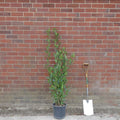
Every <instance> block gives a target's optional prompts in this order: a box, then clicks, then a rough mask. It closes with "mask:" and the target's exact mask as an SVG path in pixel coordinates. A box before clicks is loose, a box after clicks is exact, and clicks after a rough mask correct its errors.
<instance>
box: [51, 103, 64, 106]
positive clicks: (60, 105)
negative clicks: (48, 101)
mask: <svg viewBox="0 0 120 120" xmlns="http://www.w3.org/2000/svg"><path fill="white" fill-rule="evenodd" d="M53 106H55V107H65V106H66V103H64V105H55V103H53Z"/></svg>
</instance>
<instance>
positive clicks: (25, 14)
mask: <svg viewBox="0 0 120 120" xmlns="http://www.w3.org/2000/svg"><path fill="white" fill-rule="evenodd" d="M24 16H33V13H24Z"/></svg>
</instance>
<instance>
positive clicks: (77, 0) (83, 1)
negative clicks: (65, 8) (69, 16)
mask: <svg viewBox="0 0 120 120" xmlns="http://www.w3.org/2000/svg"><path fill="white" fill-rule="evenodd" d="M73 2H74V3H85V0H74V1H73Z"/></svg>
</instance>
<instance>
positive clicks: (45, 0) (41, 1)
mask: <svg viewBox="0 0 120 120" xmlns="http://www.w3.org/2000/svg"><path fill="white" fill-rule="evenodd" d="M36 1H37V2H40V3H48V0H36Z"/></svg>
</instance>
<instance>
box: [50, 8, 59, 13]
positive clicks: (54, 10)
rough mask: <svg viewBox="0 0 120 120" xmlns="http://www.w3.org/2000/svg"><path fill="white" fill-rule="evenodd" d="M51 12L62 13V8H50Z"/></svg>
mask: <svg viewBox="0 0 120 120" xmlns="http://www.w3.org/2000/svg"><path fill="white" fill-rule="evenodd" d="M49 12H60V8H50V9H49Z"/></svg>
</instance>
